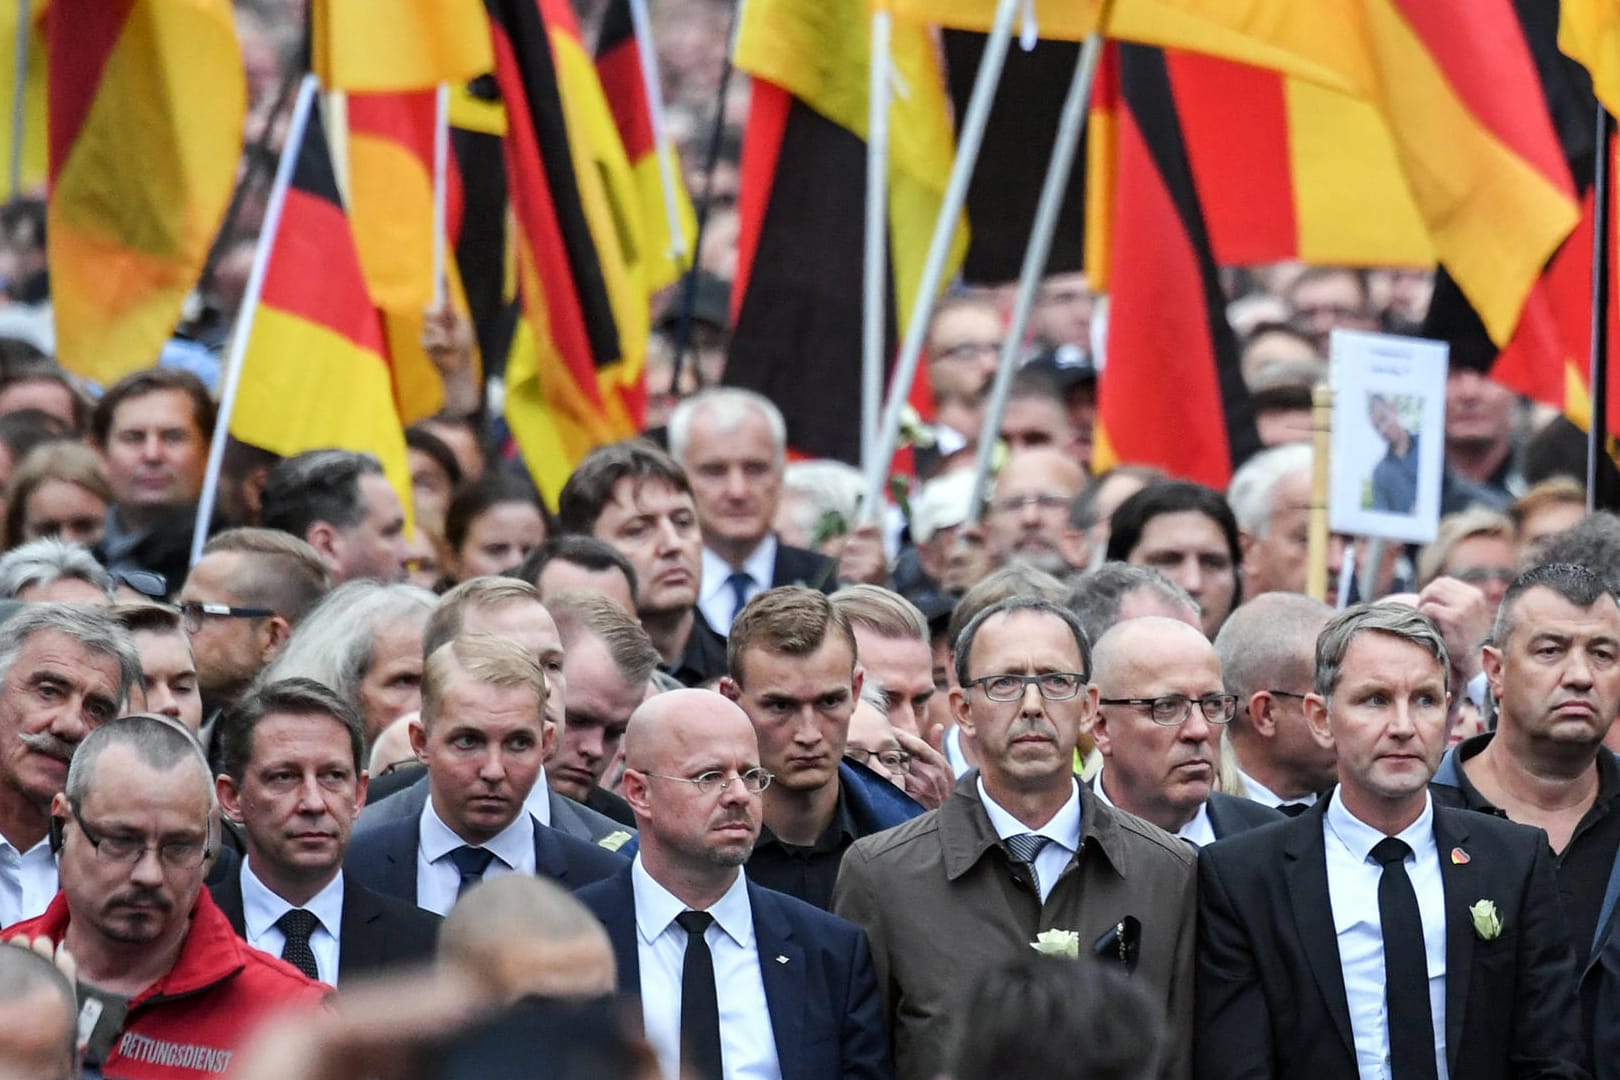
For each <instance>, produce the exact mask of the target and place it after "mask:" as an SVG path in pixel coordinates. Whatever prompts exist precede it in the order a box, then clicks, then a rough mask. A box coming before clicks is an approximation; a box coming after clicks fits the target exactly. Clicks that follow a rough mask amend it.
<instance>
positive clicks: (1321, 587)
mask: <svg viewBox="0 0 1620 1080" xmlns="http://www.w3.org/2000/svg"><path fill="white" fill-rule="evenodd" d="M1332 443H1333V389H1332V387H1330V386H1329V385H1328V384H1327V383H1326V382H1319V383H1317V384H1316V387H1315V388H1314V389H1313V390H1312V391H1311V509H1310V517H1309V518H1308V519H1307V524H1306V530H1307V531H1306V533H1305V595H1306V596H1308V597H1310V598H1311V599H1312V600H1320V601H1322V602H1323V603H1326V602H1327V560H1328V481H1329V479H1330V475H1331V474H1330V468H1331V465H1332V462H1331V461H1330V460H1329V458H1328V453H1329V449H1330V448H1331V446H1332ZM1350 572H1351V571H1350V567H1349V565H1348V564H1347V565H1346V567H1345V569H1344V571H1343V573H1345V574H1346V575H1348V574H1349V573H1350Z"/></svg>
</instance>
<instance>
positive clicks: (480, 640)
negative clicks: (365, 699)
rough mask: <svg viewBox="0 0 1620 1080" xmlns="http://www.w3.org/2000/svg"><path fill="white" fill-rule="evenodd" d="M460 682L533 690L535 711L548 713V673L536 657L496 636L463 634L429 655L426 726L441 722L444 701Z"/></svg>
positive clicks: (424, 670) (424, 675)
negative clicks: (440, 713)
mask: <svg viewBox="0 0 1620 1080" xmlns="http://www.w3.org/2000/svg"><path fill="white" fill-rule="evenodd" d="M458 678H467V679H471V680H472V681H475V682H481V683H487V684H488V685H490V686H496V687H500V688H501V689H503V690H507V689H525V688H527V689H531V690H533V692H534V699H535V709H536V710H537V711H538V712H539V713H541V714H542V715H543V714H544V713H545V709H546V695H547V693H548V691H547V687H546V673H545V672H544V671H543V670H541V667H540V661H539V660H537V659H535V656H534V654H533V653H531V652H529V651H528V650H527V649H525V648H523V647H522V646H521V645H519V644H517V643H516V642H514V641H509V640H507V639H506V638H503V637H497V636H496V635H494V634H463V635H462V636H460V637H457V638H452V639H451V640H450V641H447V642H446V643H444V644H443V645H441V646H439V647H438V648H437V649H434V650H433V652H432V653H430V654H429V655H428V658H427V664H426V665H425V666H424V667H423V668H422V726H423V727H424V728H427V727H431V726H432V725H433V721H434V720H435V719H437V718H438V715H439V710H440V708H441V707H442V706H443V704H444V697H445V695H446V694H447V693H449V692H450V688H451V687H452V686H453V685H454V684H455V682H456V680H457V679H458Z"/></svg>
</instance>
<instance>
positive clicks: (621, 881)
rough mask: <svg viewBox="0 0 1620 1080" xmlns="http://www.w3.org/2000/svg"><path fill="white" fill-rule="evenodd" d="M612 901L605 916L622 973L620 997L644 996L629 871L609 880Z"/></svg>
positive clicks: (604, 921)
mask: <svg viewBox="0 0 1620 1080" xmlns="http://www.w3.org/2000/svg"><path fill="white" fill-rule="evenodd" d="M606 888H608V889H609V890H610V896H611V900H610V903H609V905H608V907H607V910H605V911H603V912H602V925H603V926H605V927H607V932H608V940H609V941H611V942H612V943H613V956H614V958H615V960H616V961H617V966H618V969H619V993H621V994H627V995H629V996H631V997H637V998H639V997H640V996H641V952H640V949H641V939H640V937H639V935H638V932H637V930H636V885H635V881H634V879H633V878H631V876H630V870H629V868H628V867H626V868H625V869H624V870H621V871H620V872H619V873H618V874H617V875H615V876H614V877H612V878H611V879H609V881H608V882H607V885H606Z"/></svg>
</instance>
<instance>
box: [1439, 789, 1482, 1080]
mask: <svg viewBox="0 0 1620 1080" xmlns="http://www.w3.org/2000/svg"><path fill="white" fill-rule="evenodd" d="M1465 813H1466V812H1457V813H1453V812H1450V811H1448V810H1447V809H1446V808H1445V807H1443V806H1436V807H1435V808H1434V842H1435V846H1436V847H1437V848H1439V849H1440V881H1441V884H1442V886H1443V887H1444V892H1445V904H1446V1061H1447V1062H1448V1063H1449V1064H1450V1066H1451V1067H1452V1068H1456V1065H1457V1051H1458V1050H1459V1049H1460V1048H1461V1046H1462V1026H1463V1011H1464V1006H1465V1005H1466V1004H1467V1001H1468V980H1469V976H1470V972H1471V968H1472V965H1473V961H1474V936H1475V935H1474V917H1473V916H1472V915H1470V914H1469V913H1468V908H1469V906H1470V905H1472V904H1474V903H1475V902H1477V901H1479V900H1482V899H1485V895H1484V893H1482V892H1481V890H1480V881H1479V873H1478V871H1476V870H1475V869H1474V867H1473V864H1472V863H1470V862H1457V861H1454V860H1453V859H1452V858H1451V852H1452V851H1453V850H1454V849H1460V850H1463V851H1466V850H1467V849H1466V848H1464V847H1463V844H1464V842H1465V841H1467V839H1468V823H1467V820H1466V817H1465Z"/></svg>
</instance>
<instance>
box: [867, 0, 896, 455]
mask: <svg viewBox="0 0 1620 1080" xmlns="http://www.w3.org/2000/svg"><path fill="white" fill-rule="evenodd" d="M892 18H893V16H891V15H890V14H889V5H888V0H876V3H874V5H873V7H872V63H871V80H870V82H869V83H868V86H867V120H866V252H865V264H864V266H863V268H862V269H863V274H864V278H863V283H864V286H865V288H864V294H863V298H862V303H861V465H862V466H863V467H864V468H866V469H867V470H872V469H873V468H881V467H882V466H881V465H874V462H876V460H877V458H878V455H879V454H880V453H881V447H880V445H879V443H878V439H877V433H878V413H879V411H880V410H881V409H882V408H883V359H884V357H883V345H884V340H883V330H884V313H885V311H884V309H885V303H884V302H885V300H886V299H887V297H886V296H885V295H884V293H885V288H884V286H885V285H886V284H887V283H888V275H887V274H886V273H885V272H884V270H885V268H886V265H887V260H888V254H889V252H888V245H887V243H886V241H887V239H888V229H889V200H888V194H889V69H890V62H891V58H890V56H889V37H890V31H891V29H892V24H891V19H892ZM885 464H887V463H886V462H885Z"/></svg>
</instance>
